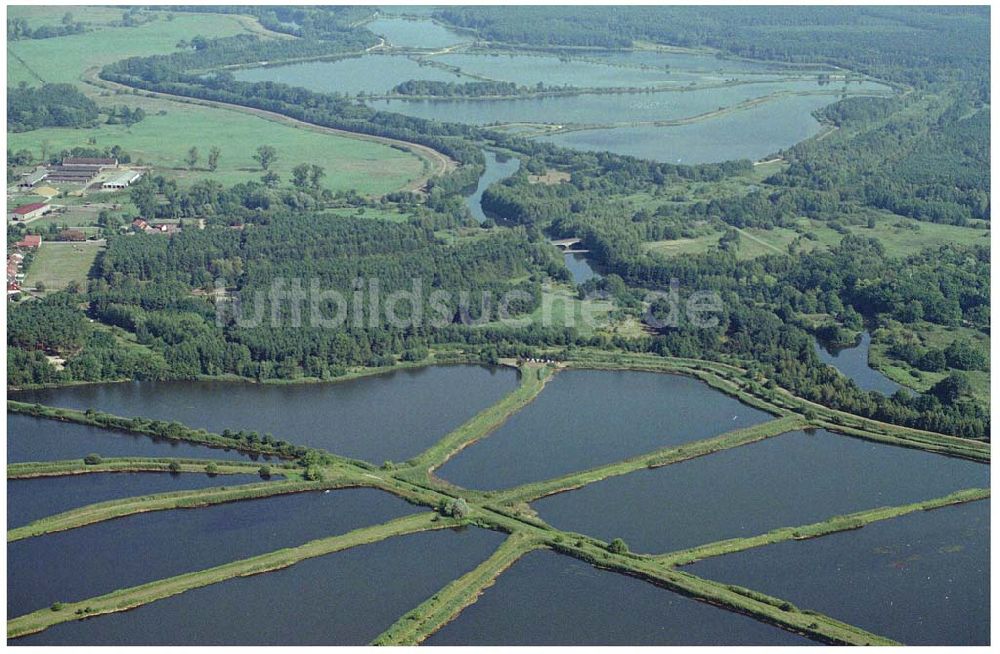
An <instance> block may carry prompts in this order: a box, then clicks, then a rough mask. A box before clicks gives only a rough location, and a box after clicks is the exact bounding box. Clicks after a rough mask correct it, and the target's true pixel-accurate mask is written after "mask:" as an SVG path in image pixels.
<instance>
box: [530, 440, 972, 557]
mask: <svg viewBox="0 0 1000 654" xmlns="http://www.w3.org/2000/svg"><path fill="white" fill-rule="evenodd" d="M511 456H513V455H511ZM989 485H990V469H989V466H988V465H984V464H982V463H975V462H972V461H965V460H962V459H953V458H949V457H945V456H941V455H939V454H930V453H927V452H922V451H920V450H913V449H907V448H901V447H893V446H890V445H884V444H881V443H874V442H870V441H864V440H860V439H855V438H850V437H848V436H841V435H838V434H833V433H830V432H827V431H823V430H819V431H816V432H815V433H811V434H809V433H805V432H801V431H800V432H792V433H788V434H782V435H780V436H774V437H772V438H769V439H767V440H764V441H761V442H758V443H754V444H752V445H744V446H742V447H736V448H733V449H729V450H725V451H722V452H716V453H714V454H710V455H708V456H704V457H700V458H697V459H692V460H689V461H684V462H682V463H675V464H673V465H669V466H665V467H662V468H657V469H654V470H640V471H638V472H633V473H631V474H627V475H622V476H620V477H611V478H609V479H605V480H604V481H600V482H597V483H594V484H590V485H589V486H585V487H583V488H581V489H578V490H575V491H570V492H568V493H562V494H559V495H553V496H550V497H546V498H543V499H541V500H539V501H537V502H535V503H534V504H533V506H534V508H535V509H536V510H537V511H538V514H539V515H540V516H541V517H542V518H543V519H544V520H546V521H548V522H550V523H551V524H552V525H553V526H556V527H558V528H560V529H566V530H570V531H575V532H579V533H583V534H589V535H591V536H596V537H597V538H601V539H604V540H611V539H613V538H623V539H625V541H626V542H627V543H628V544H629V545H630V546H631V548H632V549H633V550H635V551H638V552H647V553H658V552H668V551H673V550H679V549H684V548H687V547H692V546H694V545H700V544H703V543H709V542H712V541H717V540H722V539H725V538H735V537H740V536H753V535H756V534H760V533H764V532H766V531H768V530H771V529H775V528H778V527H793V526H797V525H803V524H809V523H813V522H819V521H821V520H825V519H827V518H829V517H831V516H835V515H840V514H844V513H851V512H854V511H861V510H863V509H872V508H876V507H880V506H892V505H898V504H907V503H910V502H917V501H920V500H926V499H931V498H935V497H940V496H943V495H947V494H948V493H951V492H953V491H956V490H960V489H964V488H973V487H975V488H988V487H989Z"/></svg>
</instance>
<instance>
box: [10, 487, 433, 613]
mask: <svg viewBox="0 0 1000 654" xmlns="http://www.w3.org/2000/svg"><path fill="white" fill-rule="evenodd" d="M417 510H418V509H417V508H416V507H413V506H412V505H410V504H408V503H406V502H404V501H403V500H401V499H399V498H397V497H394V496H392V495H389V494H387V493H384V492H382V491H377V490H372V489H361V488H359V489H344V490H338V491H331V492H329V493H319V492H315V493H299V494H295V495H284V496H278V497H272V498H268V499H262V500H249V501H242V502H233V503H230V504H219V505H215V506H210V507H204V508H198V509H178V510H173V511H156V512H152V513H143V514H138V515H133V516H129V517H126V518H121V519H118V520H109V521H107V522H102V523H98V524H94V525H90V526H87V527H81V528H79V529H73V530H70V531H64V532H59V533H54V534H48V535H46V536H40V537H36V538H28V539H25V540H21V541H16V542H13V543H9V544H8V545H7V572H8V577H7V615H8V616H16V615H22V614H24V613H28V612H30V611H34V610H35V609H38V608H41V607H44V606H49V605H50V604H52V603H53V602H55V601H62V602H66V601H75V600H80V599H85V598H87V597H93V596H96V595H102V594H104V593H108V592H110V591H112V590H115V589H118V588H128V587H130V586H135V585H138V584H143V583H146V582H150V581H153V580H156V579H162V578H164V577H170V576H173V575H178V574H181V573H184V572H192V571H195V570H202V569H204V568H209V567H212V566H216V565H220V564H222V563H227V562H229V561H235V560H237V559H242V558H246V557H248V556H254V555H256V554H263V553H265V552H270V551H272V550H276V549H280V548H282V547H292V546H295V545H301V544H302V543H305V542H308V541H310V540H314V539H316V538H323V537H326V536H332V535H335V534H342V533H345V532H348V531H351V530H353V529H357V528H360V527H365V526H369V525H374V524H378V523H381V522H385V521H386V520H391V519H393V518H398V517H400V516H403V515H406V514H409V513H413V512H414V511H417ZM254 619H260V616H259V615H257V616H255V617H254Z"/></svg>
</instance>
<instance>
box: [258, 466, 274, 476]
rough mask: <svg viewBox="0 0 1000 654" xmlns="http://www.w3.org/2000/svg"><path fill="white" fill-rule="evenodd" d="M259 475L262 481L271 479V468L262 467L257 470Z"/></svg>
mask: <svg viewBox="0 0 1000 654" xmlns="http://www.w3.org/2000/svg"><path fill="white" fill-rule="evenodd" d="M257 474H258V475H260V478H261V479H270V478H271V466H261V467H260V468H258V469H257Z"/></svg>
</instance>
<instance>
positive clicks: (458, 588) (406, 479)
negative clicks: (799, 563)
mask: <svg viewBox="0 0 1000 654" xmlns="http://www.w3.org/2000/svg"><path fill="white" fill-rule="evenodd" d="M504 363H505V364H507V365H513V363H514V362H511V361H504ZM518 367H519V369H520V371H521V378H520V383H519V385H518V387H517V388H516V389H514V390H513V391H511V392H510V393H508V394H507V395H506V396H504V397H503V398H501V400H500V401H499V402H497V403H496V404H494V405H493V406H491V407H489V408H487V409H486V410H484V411H482V412H480V414H478V415H477V416H474V417H473V418H472V419H471V420H469V421H467V422H466V423H465V424H463V425H461V426H460V427H458V428H457V429H456V430H454V431H453V432H451V433H450V434H447V435H446V436H445V437H443V438H442V439H441V441H439V442H438V443H436V444H435V445H434V446H432V447H431V448H429V449H428V450H426V451H425V452H423V453H421V454H420V455H418V456H417V457H415V458H414V459H411V460H410V461H408V462H406V463H402V464H391V465H389V464H387V465H384V466H382V467H381V468H376V467H375V466H374V465H373V464H370V463H367V462H363V461H355V460H351V459H346V458H343V457H338V456H336V455H333V454H330V453H328V452H325V451H323V450H311V449H309V448H301V450H302V451H303V452H304V454H303V458H302V459H300V460H298V461H297V462H296V463H292V462H285V463H283V464H282V467H276V468H275V473H276V474H284V475H285V476H286V477H287V478H288V480H287V481H273V482H268V483H263V484H245V485H241V486H235V487H227V488H211V489H201V490H194V491H180V492H173V493H163V494H158V495H151V496H146V497H137V498H136V497H134V498H124V499H118V500H111V501H108V502H102V503H98V504H94V505H90V506H86V507H81V508H78V509H74V510H71V511H67V512H64V513H62V514H59V515H56V516H50V517H48V518H42V519H40V520H37V521H35V522H33V523H31V524H30V525H27V526H25V527H21V528H17V529H14V530H10V531H8V542H11V541H15V540H20V539H23V538H28V537H32V536H37V535H41V534H44V533H51V532H53V531H62V530H66V529H73V528H77V527H82V526H84V525H87V524H93V523H95V522H99V521H102V520H109V519H115V518H120V517H124V516H127V515H133V514H136V513H141V512H145V511H157V510H171V509H174V508H195V507H199V506H208V505H210V504H215V503H220V502H230V501H242V500H249V499H253V498H257V497H268V496H274V495H278V494H281V493H289V492H309V491H316V490H325V489H334V488H345V487H371V488H376V489H380V490H383V491H386V492H389V493H392V494H394V495H396V496H398V497H400V498H402V499H404V500H406V501H408V502H411V503H413V504H416V505H421V506H426V507H431V508H434V509H436V511H435V512H433V513H430V514H418V515H417V516H411V517H409V518H402V519H400V520H397V521H393V522H390V523H386V524H385V525H379V526H376V527H370V528H365V529H361V530H357V531H356V532H351V533H350V534H346V535H343V536H334V537H331V538H327V539H321V540H318V541H313V542H311V543H306V544H305V545H302V546H299V547H296V548H288V549H285V550H280V551H278V552H272V553H270V554H265V555H262V556H259V557H253V558H251V559H245V560H242V561H235V562H232V563H229V564H226V565H223V566H218V567H216V568H211V569H208V570H203V571H200V572H193V573H188V574H185V575H180V576H178V577H173V578H170V579H164V580H159V581H157V582H152V583H150V584H145V585H143V586H139V587H135V588H127V589H122V590H119V591H115V592H114V593H110V594H108V595H105V596H101V597H98V598H93V599H89V600H83V601H80V602H72V603H66V604H61V603H57V605H58V606H59V608H58V610H52V609H43V610H39V611H35V612H33V613H30V614H27V615H25V616H19V617H15V618H12V619H10V620H8V637H9V638H16V637H18V636H22V635H26V634H29V633H35V632H37V631H40V630H43V629H45V628H47V627H49V626H52V625H54V624H58V623H61V622H66V621H69V620H75V619H84V618H88V617H92V616H95V615H100V614H102V613H108V612H114V611H121V610H127V609H130V608H135V607H137V606H141V605H143V604H146V603H148V602H152V601H155V600H157V599H161V598H163V597H169V596H171V595H175V594H178V593H181V592H184V591H186V590H190V589H193V588H198V587H201V586H204V585H208V584H212V583H218V582H220V581H224V580H226V579H230V578H232V577H234V576H241V575H245V574H258V573H262V572H267V571H269V570H273V569H278V568H281V567H285V566H287V565H292V564H294V563H295V562H297V561H299V560H302V559H304V558H308V557H310V556H321V555H324V554H328V553H332V552H334V551H339V550H340V549H345V548H346V547H352V546H356V545H360V544H364V543H368V542H375V541H377V540H381V539H382V538H387V537H390V536H394V535H401V534H404V533H413V532H414V531H421V530H424V529H439V528H446V527H452V526H460V525H468V526H476V527H481V528H486V529H492V530H495V531H501V532H504V533H507V534H509V535H510V536H509V538H508V539H507V540H506V541H505V542H504V544H503V545H501V547H500V548H499V549H498V550H497V551H495V552H494V554H493V555H492V556H490V557H489V558H488V559H487V560H485V561H484V562H483V563H481V564H480V565H479V566H477V567H476V568H475V569H474V570H472V571H471V572H469V573H467V574H466V575H464V576H462V577H460V578H459V579H456V580H455V581H453V582H451V583H449V584H448V585H446V586H445V587H444V588H442V589H441V591H439V592H438V593H436V594H435V595H433V596H432V597H430V598H428V599H427V600H426V601H425V602H424V603H422V604H421V605H419V606H417V607H416V608H414V609H413V610H411V611H410V612H409V613H408V614H406V616H403V617H402V618H401V619H400V620H399V621H397V623H396V624H394V625H393V626H392V627H390V628H389V629H388V630H387V631H386V632H384V633H383V634H382V635H380V636H379V637H378V638H377V639H376V640H375V642H376V643H379V644H390V643H399V644H403V643H407V644H409V643H419V642H421V641H423V640H424V639H426V638H427V637H428V636H430V635H431V634H432V633H434V632H435V631H436V630H438V629H440V628H441V627H442V626H443V625H445V624H447V623H448V622H449V621H451V620H452V619H454V618H455V617H456V616H457V615H458V614H459V613H460V612H461V610H462V609H463V608H464V607H466V606H468V605H469V604H471V603H473V602H475V600H476V598H478V597H479V595H480V594H481V593H482V592H483V591H484V590H485V589H486V588H488V587H489V586H490V585H491V584H492V583H493V581H494V580H495V578H496V577H497V575H499V574H500V573H502V571H503V570H504V569H506V568H507V567H509V566H510V565H513V563H514V562H516V561H517V560H518V559H519V558H520V557H521V556H522V555H523V554H524V553H525V552H528V551H532V550H534V549H538V548H549V549H552V550H554V551H556V552H559V553H561V554H565V555H568V556H573V557H575V558H578V559H581V560H583V561H586V562H589V563H590V564H592V565H594V566H596V567H599V568H604V569H607V570H611V571H614V572H618V573H621V574H627V575H630V576H634V577H636V578H638V579H642V580H644V581H647V582H649V583H653V584H655V585H658V586H662V587H665V588H667V589H669V590H672V591H674V592H678V593H681V594H684V595H687V596H689V597H693V598H696V599H699V600H702V601H705V602H708V603H711V604H715V605H717V606H719V607H721V608H724V609H727V610H731V611H736V612H739V613H744V614H746V615H749V616H751V617H753V618H755V619H758V620H761V621H764V622H767V623H769V624H772V625H774V626H777V627H780V628H782V629H786V630H789V631H792V632H795V633H799V634H802V635H804V636H806V637H808V638H811V639H813V640H818V641H820V642H826V643H835V644H891V643H892V641H890V640H888V639H885V638H882V637H880V636H877V635H874V634H871V633H869V632H867V631H864V630H861V629H858V628H856V627H853V626H851V625H846V624H844V623H841V622H839V621H837V620H834V619H832V618H829V617H828V616H825V615H822V614H817V613H814V612H811V611H805V610H799V609H798V608H796V607H794V606H793V605H791V604H790V603H788V602H786V601H783V600H781V599H779V598H772V597H769V596H766V595H763V594H761V593H758V592H756V591H751V590H747V589H743V588H739V587H735V586H727V585H725V584H720V583H717V582H713V581H710V580H706V579H702V578H699V577H696V576H694V575H691V574H689V573H686V572H682V571H681V570H678V569H677V567H678V566H680V565H683V564H685V563H690V562H692V561H694V560H697V559H699V558H705V557H708V556H719V555H723V554H726V553H731V552H736V551H742V550H745V549H749V548H752V547H759V546H763V545H767V544H770V543H774V542H780V541H783V540H792V539H803V538H815V537H820V536H823V535H826V534H830V533H836V532H841V531H845V530H852V529H858V528H861V527H863V526H864V525H865V524H869V523H871V522H876V521H880V520H887V519H891V518H894V517H897V516H900V515H906V514H908V513H912V512H915V511H918V510H931V509H935V508H939V507H944V506H948V505H951V504H958V503H962V502H970V501H977V500H981V499H985V498H987V497H989V490H988V489H967V490H964V491H959V492H956V493H952V494H950V495H948V496H945V497H942V498H934V499H929V500H925V501H922V502H917V503H913V504H908V505H903V506H894V507H880V508H877V509H871V510H867V511H861V512H858V513H854V514H850V515H846V516H833V517H831V518H829V519H827V520H825V521H821V522H818V523H814V524H811V525H804V526H798V527H784V528H779V529H774V530H771V531H769V532H767V533H765V534H761V535H758V536H753V537H748V538H738V539H731V540H726V541H720V542H716V543H708V544H705V545H701V546H698V547H694V548H690V549H687V550H683V551H680V552H671V553H666V554H658V555H657V554H653V555H646V554H634V553H630V552H628V551H627V549H626V550H625V551H618V550H616V549H615V548H614V547H613V546H612V545H611V544H609V543H606V542H603V541H601V540H598V539H595V538H591V537H588V536H584V535H581V534H576V533H572V532H566V531H561V530H558V529H556V528H554V527H552V526H551V525H549V524H548V523H546V522H544V521H543V520H541V519H539V518H538V516H537V515H536V514H535V513H534V511H532V510H531V508H530V507H529V506H528V505H527V502H528V501H531V500H533V499H536V498H538V497H541V496H544V495H546V494H551V493H554V492H562V491H565V490H569V489H570V488H576V487H580V486H583V485H586V484H589V483H593V482H595V481H598V480H600V479H604V478H607V477H609V476H612V475H616V474H627V473H628V472H631V471H634V470H638V469H641V468H646V467H659V466H665V465H669V464H671V463H675V462H678V461H683V460H687V459H689V458H692V457H694V456H704V455H708V454H710V453H711V452H715V451H719V450H722V449H727V448H730V447H738V446H740V445H745V444H749V443H752V442H755V441H757V440H761V439H764V438H768V437H771V436H774V435H777V434H780V433H785V432H787V431H790V430H794V429H800V428H807V427H808V426H809V425H810V424H813V425H814V426H816V424H815V423H817V422H824V420H821V419H819V418H818V417H816V416H814V417H813V419H812V420H811V421H810V420H809V419H807V418H806V417H805V416H804V415H802V414H800V413H798V412H796V411H794V410H793V408H796V407H798V406H800V405H798V404H796V403H795V400H797V399H798V398H794V397H793V396H789V397H785V396H784V395H781V394H777V395H775V398H777V400H778V402H776V403H775V404H771V403H770V402H767V401H765V400H763V399H761V398H760V397H758V396H757V395H756V394H754V393H751V392H748V390H747V389H746V388H745V387H744V385H741V383H740V380H739V375H742V374H744V373H745V371H743V370H742V369H740V368H738V367H736V366H732V365H729V364H725V363H719V362H708V361H701V360H695V359H664V358H662V357H660V358H657V359H652V358H650V357H644V356H638V357H636V356H634V355H628V356H626V355H610V356H605V355H597V356H594V355H593V353H591V354H590V356H586V355H583V354H579V353H578V356H577V357H576V358H574V359H573V360H570V361H566V362H561V363H559V364H556V365H551V364H527V363H526V364H521V365H520V366H518ZM572 367H578V368H597V369H627V370H641V371H653V372H659V373H666V374H687V375H692V376H694V377H696V378H698V379H701V380H702V381H705V382H706V383H709V384H710V385H712V386H713V388H718V389H719V390H722V391H724V392H727V393H729V394H730V395H734V396H735V397H737V398H739V399H741V400H743V401H746V402H748V403H752V405H754V406H757V407H760V408H764V409H766V410H768V411H770V412H771V413H772V414H773V415H775V416H776V418H775V419H774V420H771V421H768V422H765V423H762V424H761V425H755V426H754V427H750V428H747V429H741V430H736V431H733V432H729V433H725V434H721V435H718V436H715V437H711V438H707V439H703V440H701V441H696V442H693V443H687V444H684V445H682V446H679V447H669V448H664V449H662V450H657V451H654V452H650V453H648V454H646V455H642V456H638V457H632V458H630V459H626V460H624V461H619V462H616V463H613V464H609V465H606V466H600V467H597V468H593V469H590V470H585V471H582V472H578V473H572V474H569V475H564V476H562V477H558V478H555V479H549V480H544V481H541V482H536V483H529V484H525V485H522V486H519V487H515V488H511V489H505V490H501V491H487V492H480V491H470V490H466V489H462V488H459V487H456V486H454V485H452V484H450V483H447V482H443V481H442V480H438V479H436V478H435V477H434V476H433V469H434V468H435V467H437V466H439V465H441V464H442V463H443V462H444V461H446V460H447V459H448V458H449V457H451V456H452V455H454V454H455V453H456V452H457V451H460V450H461V448H463V447H465V446H467V445H469V444H470V443H473V442H475V441H477V440H479V439H480V438H483V437H486V436H488V434H489V433H491V432H492V431H493V430H494V429H496V428H497V427H498V426H499V425H501V424H503V422H504V421H505V420H506V419H507V418H508V417H509V416H511V415H513V414H514V413H516V412H517V411H519V410H520V409H521V408H523V407H524V406H526V405H527V404H528V403H530V402H531V401H532V400H533V399H534V398H535V397H537V395H538V394H539V393H540V392H541V391H542V389H543V388H544V386H545V384H546V382H547V381H548V380H550V379H552V378H553V376H554V375H556V374H558V371H559V369H560V368H572ZM734 377H735V378H736V379H735V380H734ZM743 384H746V382H745V381H744V382H743ZM8 410H9V411H11V412H15V413H27V414H28V415H37V416H39V417H44V418H50V419H57V420H68V421H79V422H83V423H84V424H98V425H99V424H100V423H105V422H110V423H112V424H114V423H116V422H118V421H130V420H131V419H122V418H118V417H116V416H108V415H107V414H97V413H96V412H91V413H89V414H88V413H87V412H82V411H73V410H68V409H57V408H53V407H39V406H37V405H30V404H25V403H18V402H8ZM834 417H836V416H834ZM869 422H870V421H869ZM123 424H125V425H128V424H131V423H130V422H125V423H123ZM139 426H140V428H143V423H140V425H139ZM835 426H836V427H843V425H840V424H839V423H838V424H836V425H835ZM866 427H867V428H868V429H870V428H871V427H872V425H866ZM145 428H147V429H148V425H146V426H145ZM901 429H902V428H901ZM854 431H856V432H857V434H856V435H859V436H861V437H862V438H886V439H888V440H889V441H890V442H894V443H895V444H904V445H906V446H908V447H921V448H923V449H927V450H928V451H932V452H938V453H949V454H950V452H946V451H945V450H946V449H947V448H946V446H945V445H944V444H943V443H942V442H941V441H940V440H937V439H936V438H935V437H936V436H937V435H932V434H929V435H923V436H922V439H924V440H914V438H915V436H914V435H912V434H905V437H899V436H888V435H885V434H881V433H872V432H870V431H868V430H867V429H855V430H854ZM904 431H907V430H905V429H904ZM909 431H914V430H909ZM174 433H175V434H176V436H177V437H178V438H185V437H187V436H190V437H193V438H196V439H199V440H205V439H209V440H211V439H210V438H209V437H217V438H221V437H218V436H217V435H209V434H206V433H204V432H202V430H192V429H189V428H186V427H183V426H182V425H181V426H179V427H174ZM943 438H946V437H943ZM951 440H961V439H954V438H949V439H948V441H951ZM948 444H950V445H954V444H951V443H948ZM980 445H983V447H982V448H981V450H980V451H978V452H977V453H976V455H977V456H979V457H981V458H979V460H981V461H987V462H988V460H989V448H988V445H984V444H980ZM943 448H944V449H943ZM967 458H971V457H967ZM165 461H167V462H169V461H172V460H171V459H142V458H135V459H121V460H115V459H109V460H108V461H107V462H102V463H101V464H100V465H101V466H104V467H106V468H109V469H130V468H131V469H136V470H138V469H141V468H144V467H156V468H160V466H162V465H164V462H165ZM181 461H183V462H184V463H181ZM209 463H210V462H209V461H202V460H192V459H187V460H178V465H179V466H180V467H181V468H182V469H187V468H190V469H191V470H192V471H193V472H198V471H201V472H204V466H207V465H208V464H209ZM216 464H217V465H218V466H219V467H220V468H221V467H222V466H228V465H230V464H228V463H226V462H216ZM166 465H167V466H168V469H169V465H170V464H169V463H167V464H166ZM85 466H86V464H85V463H83V462H82V461H63V462H40V463H25V464H14V465H13V466H11V469H12V470H13V471H14V473H15V474H17V475H19V476H22V475H32V474H46V473H50V474H77V473H79V474H82V473H83V472H82V471H81V470H82V469H83V468H84V467H85ZM253 466H254V464H252V463H242V462H237V463H234V464H232V465H231V467H232V469H233V472H236V471H239V472H246V471H248V470H251V469H252V468H253ZM307 466H308V468H307ZM160 469H162V468H160ZM310 471H312V473H310ZM316 471H319V475H318V476H319V477H320V480H316V481H305V480H302V477H304V476H309V475H310V474H316ZM458 503H461V504H462V506H463V508H462V509H461V510H460V514H461V515H459V514H458V513H455V511H456V509H454V508H452V507H455V506H457V505H458Z"/></svg>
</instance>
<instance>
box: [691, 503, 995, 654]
mask: <svg viewBox="0 0 1000 654" xmlns="http://www.w3.org/2000/svg"><path fill="white" fill-rule="evenodd" d="M685 569H686V570H688V571H689V572H692V573H694V574H696V575H700V576H703V577H707V578H709V579H716V580H718V581H723V582H726V583H734V584H739V585H741V586H747V587H749V588H753V589H756V590H759V591H762V592H765V593H768V594H771V595H775V596H777V597H781V598H782V599H786V600H788V601H790V602H792V603H793V604H795V605H797V606H798V607H799V608H808V609H812V610H814V611H820V612H822V613H825V614H827V615H829V616H831V617H834V618H837V619H838V620H843V621H845V622H848V623H851V624H855V625H858V626H859V627H862V628H864V629H867V630H869V631H871V632H874V633H876V634H880V635H882V636H888V637H889V638H892V639H894V640H898V641H900V642H903V643H906V644H908V645H988V644H989V642H990V503H989V501H988V500H984V501H979V502H972V503H969V504H964V505H960V506H952V507H945V508H941V509H936V510H934V511H920V512H917V513H912V514H910V515H906V516H903V517H900V518H893V519H891V520H885V521H883V522H876V523H873V524H870V525H868V526H866V527H864V528H863V529H859V530H855V531H847V532H840V533H837V534H831V535H829V536H823V537H822V538H814V539H811V540H805V541H793V542H786V543H777V544H774V545H767V546H765V547H759V548H756V549H752V550H747V551H746V552H740V553H737V554H731V555H728V556H720V557H717V558H712V559H706V560H704V561H700V562H698V563H695V564H694V565H692V566H688V567H687V568H685Z"/></svg>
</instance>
